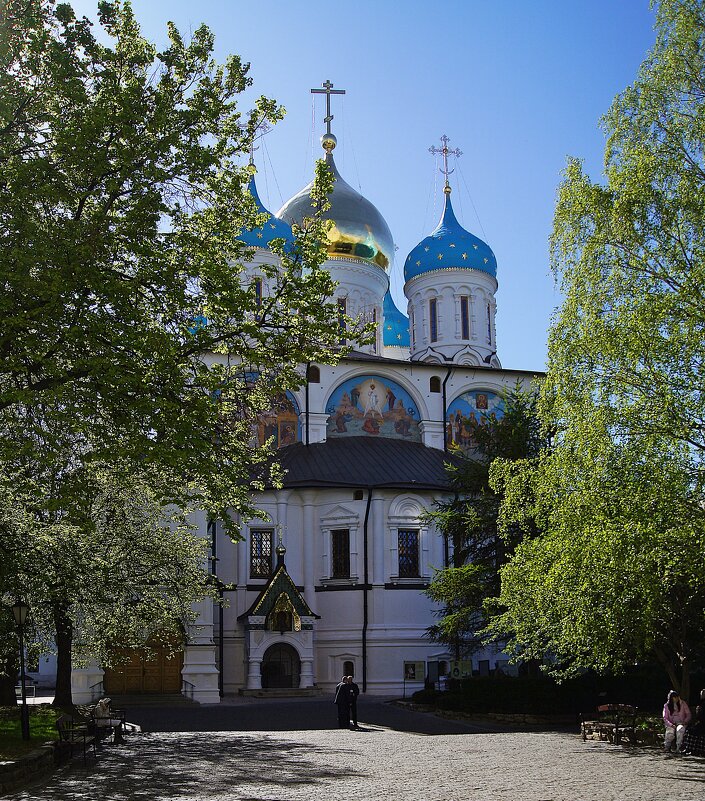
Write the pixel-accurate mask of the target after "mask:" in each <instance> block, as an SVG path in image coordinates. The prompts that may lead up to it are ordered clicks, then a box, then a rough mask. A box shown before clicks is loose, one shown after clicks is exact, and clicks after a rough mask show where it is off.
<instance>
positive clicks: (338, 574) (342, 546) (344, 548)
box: [330, 528, 350, 578]
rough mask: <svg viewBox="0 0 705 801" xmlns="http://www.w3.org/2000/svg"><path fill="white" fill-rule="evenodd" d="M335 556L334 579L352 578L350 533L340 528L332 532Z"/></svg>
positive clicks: (332, 547) (332, 548)
mask: <svg viewBox="0 0 705 801" xmlns="http://www.w3.org/2000/svg"><path fill="white" fill-rule="evenodd" d="M330 536H331V551H332V554H333V573H332V578H350V531H349V530H348V529H347V528H339V529H335V530H334V531H331V533H330Z"/></svg>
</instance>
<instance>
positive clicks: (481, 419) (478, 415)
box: [446, 390, 504, 452]
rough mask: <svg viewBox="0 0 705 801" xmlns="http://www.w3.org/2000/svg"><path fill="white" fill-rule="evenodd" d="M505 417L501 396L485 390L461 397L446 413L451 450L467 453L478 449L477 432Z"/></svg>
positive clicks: (448, 441) (465, 393)
mask: <svg viewBox="0 0 705 801" xmlns="http://www.w3.org/2000/svg"><path fill="white" fill-rule="evenodd" d="M503 415H504V403H503V401H502V398H501V397H500V396H499V395H496V394H495V393H494V392H487V391H485V390H473V391H472V392H464V393H463V394H462V395H459V396H458V397H457V398H456V399H455V400H454V401H453V402H452V403H450V404H449V405H448V411H447V412H446V442H447V443H448V446H449V447H451V448H457V449H458V450H462V451H465V452H468V451H472V450H474V449H475V448H476V447H477V443H476V441H475V431H476V430H477V428H478V427H479V426H486V425H487V424H488V423H489V422H490V421H491V420H500V419H501V418H502V416H503Z"/></svg>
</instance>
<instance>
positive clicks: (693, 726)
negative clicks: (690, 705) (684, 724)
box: [683, 690, 705, 756]
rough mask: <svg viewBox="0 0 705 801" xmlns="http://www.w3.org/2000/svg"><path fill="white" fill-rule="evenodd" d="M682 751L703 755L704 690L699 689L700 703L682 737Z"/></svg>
mask: <svg viewBox="0 0 705 801" xmlns="http://www.w3.org/2000/svg"><path fill="white" fill-rule="evenodd" d="M683 753H684V754H692V755H693V756H705V690H700V703H699V704H698V705H697V706H696V707H695V715H694V716H693V719H692V721H691V723H690V726H688V728H687V729H686V732H685V737H684V738H683Z"/></svg>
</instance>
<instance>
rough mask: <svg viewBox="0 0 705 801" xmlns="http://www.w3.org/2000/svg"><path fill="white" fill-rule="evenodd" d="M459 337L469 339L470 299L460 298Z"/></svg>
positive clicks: (463, 296)
mask: <svg viewBox="0 0 705 801" xmlns="http://www.w3.org/2000/svg"><path fill="white" fill-rule="evenodd" d="M460 337H461V339H470V298H469V297H468V296H467V295H461V296H460Z"/></svg>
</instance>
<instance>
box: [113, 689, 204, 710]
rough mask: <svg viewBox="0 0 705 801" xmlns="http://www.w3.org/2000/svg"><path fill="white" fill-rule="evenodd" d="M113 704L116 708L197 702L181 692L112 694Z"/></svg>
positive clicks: (192, 704) (183, 704)
mask: <svg viewBox="0 0 705 801" xmlns="http://www.w3.org/2000/svg"><path fill="white" fill-rule="evenodd" d="M110 700H111V706H112V707H114V708H115V709H122V708H123V707H131V706H195V705H196V704H195V702H194V701H192V700H191V699H190V698H186V696H184V695H181V693H164V694H156V693H152V694H147V693H143V694H135V695H111V696H110Z"/></svg>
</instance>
